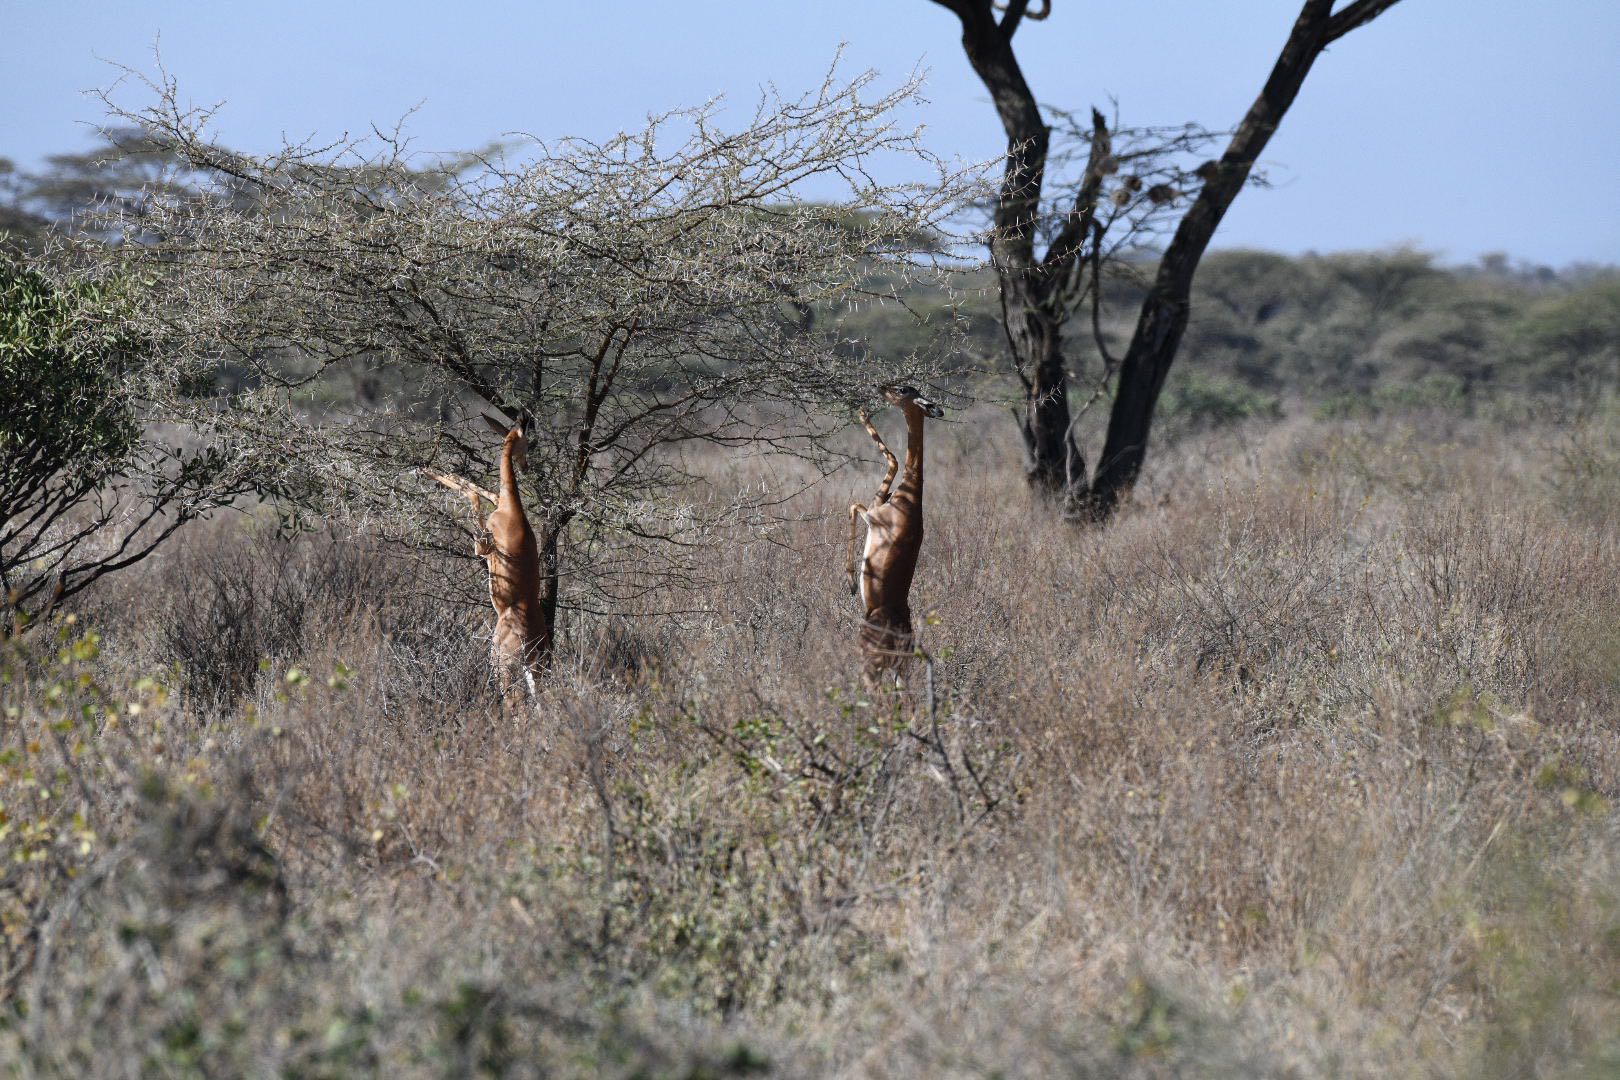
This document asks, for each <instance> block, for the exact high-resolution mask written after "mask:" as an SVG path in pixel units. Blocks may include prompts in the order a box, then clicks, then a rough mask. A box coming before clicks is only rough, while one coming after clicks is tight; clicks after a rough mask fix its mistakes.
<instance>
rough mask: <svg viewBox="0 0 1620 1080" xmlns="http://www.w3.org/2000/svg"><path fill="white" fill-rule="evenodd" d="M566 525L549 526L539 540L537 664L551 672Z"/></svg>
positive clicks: (545, 527)
mask: <svg viewBox="0 0 1620 1080" xmlns="http://www.w3.org/2000/svg"><path fill="white" fill-rule="evenodd" d="M565 528H567V524H566V523H561V524H559V523H556V522H550V521H548V522H546V523H545V525H544V526H542V528H541V531H540V536H539V537H538V541H539V545H538V546H539V548H540V611H539V615H540V637H539V639H538V641H537V642H536V643H535V647H534V653H535V655H534V664H535V666H536V667H539V668H546V669H549V668H550V667H551V663H552V658H553V656H554V654H555V653H556V644H557V599H558V596H559V594H560V593H561V591H562V564H561V561H560V560H559V558H558V548H559V546H560V541H561V538H562V532H563V529H565Z"/></svg>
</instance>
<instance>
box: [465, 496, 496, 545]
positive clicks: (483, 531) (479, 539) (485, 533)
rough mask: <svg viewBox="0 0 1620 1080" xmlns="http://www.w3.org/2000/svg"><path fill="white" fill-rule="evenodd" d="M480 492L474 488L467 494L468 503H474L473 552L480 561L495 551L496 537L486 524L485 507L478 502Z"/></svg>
mask: <svg viewBox="0 0 1620 1080" xmlns="http://www.w3.org/2000/svg"><path fill="white" fill-rule="evenodd" d="M480 494H481V493H480V492H479V491H478V490H477V489H476V488H474V489H473V490H471V491H469V492H467V501H468V502H470V503H472V512H473V551H474V553H476V554H477V556H478V557H479V558H480V559H483V558H487V557H488V556H489V553H490V552H492V551H494V550H495V537H494V535H493V534H491V533H490V531H489V526H488V525H486V524H485V523H484V506H483V504H482V503H480V502H479V501H478V499H479V496H480Z"/></svg>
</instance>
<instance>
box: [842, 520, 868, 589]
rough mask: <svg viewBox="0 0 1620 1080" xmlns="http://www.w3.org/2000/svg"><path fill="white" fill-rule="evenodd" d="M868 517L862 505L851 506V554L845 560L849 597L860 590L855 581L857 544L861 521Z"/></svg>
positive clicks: (858, 584)
mask: <svg viewBox="0 0 1620 1080" xmlns="http://www.w3.org/2000/svg"><path fill="white" fill-rule="evenodd" d="M865 516H866V507H864V506H862V505H861V504H860V503H850V504H849V553H848V555H847V556H846V557H845V559H844V573H845V574H848V575H849V595H851V596H855V595H856V594H858V593H859V592H860V591H861V590H860V583H859V582H858V581H856V580H855V542H856V540H857V539H859V535H860V524H859V523H860V520H861V519H862V518H863V517H865Z"/></svg>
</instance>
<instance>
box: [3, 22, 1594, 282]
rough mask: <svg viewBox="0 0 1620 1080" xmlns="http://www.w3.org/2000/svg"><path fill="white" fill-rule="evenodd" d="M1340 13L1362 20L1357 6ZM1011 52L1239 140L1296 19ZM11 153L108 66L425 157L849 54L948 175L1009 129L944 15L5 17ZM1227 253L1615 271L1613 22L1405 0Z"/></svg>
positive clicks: (1175, 29)
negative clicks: (388, 133)
mask: <svg viewBox="0 0 1620 1080" xmlns="http://www.w3.org/2000/svg"><path fill="white" fill-rule="evenodd" d="M1341 2H1348V0H1341ZM1053 6H1054V7H1055V9H1056V10H1055V12H1054V13H1053V15H1052V17H1051V18H1050V19H1049V20H1047V21H1046V22H1044V23H1026V24H1025V26H1024V28H1023V29H1022V30H1021V31H1020V32H1019V35H1018V39H1017V40H1018V46H1019V52H1020V55H1021V57H1022V59H1023V63H1024V67H1025V71H1026V73H1027V74H1028V76H1029V78H1030V81H1031V83H1032V85H1033V86H1034V87H1035V90H1036V93H1037V94H1038V95H1039V96H1040V97H1041V98H1042V100H1043V101H1047V102H1050V103H1053V104H1057V105H1061V106H1064V107H1069V108H1083V107H1084V106H1086V105H1089V104H1092V103H1097V104H1101V105H1103V106H1104V107H1105V109H1106V108H1108V107H1109V106H1108V101H1109V98H1110V97H1113V98H1117V99H1118V102H1119V108H1120V112H1121V117H1122V119H1124V120H1126V121H1128V122H1141V123H1177V122H1181V121H1183V120H1196V121H1199V122H1202V123H1205V124H1208V125H1210V126H1226V125H1229V124H1231V123H1233V122H1235V121H1236V120H1237V118H1238V117H1239V116H1241V115H1242V112H1243V110H1244V108H1245V107H1246V106H1247V104H1248V102H1249V101H1250V100H1251V99H1252V98H1253V96H1254V94H1255V92H1256V91H1257V90H1258V89H1259V86H1260V84H1261V82H1262V81H1263V80H1264V77H1265V73H1266V71H1267V69H1268V67H1269V65H1270V63H1271V60H1272V59H1273V57H1274V56H1275V53H1276V50H1277V47H1278V46H1279V45H1280V43H1281V41H1282V38H1283V37H1284V36H1285V34H1286V32H1287V28H1288V24H1289V22H1290V20H1291V19H1292V16H1293V14H1294V12H1295V11H1297V9H1298V0H1113V2H1111V3H1103V2H1100V0H1055V2H1054V5H1053ZM0 28H3V29H0V155H4V156H9V157H11V158H13V159H15V160H17V161H18V162H19V163H20V164H22V165H24V166H28V165H31V164H35V163H37V162H38V161H39V159H40V158H41V157H42V156H43V155H45V154H48V153H51V152H54V151H58V150H70V149H79V148H82V147H83V146H84V145H86V144H87V142H88V136H87V134H86V131H87V127H86V125H88V124H93V123H94V122H96V121H97V120H98V118H99V116H100V105H99V103H98V102H97V101H95V100H94V98H93V97H91V96H87V95H85V94H84V93H83V91H85V90H88V89H91V88H94V87H98V86H105V85H107V84H108V83H110V82H111V81H112V78H113V77H114V73H113V71H112V69H111V68H109V67H108V66H107V65H106V64H105V63H104V61H107V60H113V61H119V62H122V63H126V64H130V65H132V66H136V67H142V68H149V67H150V65H151V45H152V43H153V41H154V40H156V39H157V38H158V37H159V35H161V50H162V54H163V59H164V62H165V65H166V66H167V67H168V68H169V70H170V71H171V73H172V74H174V75H175V76H176V77H178V78H179V79H180V82H181V86H182V89H183V90H184V91H186V92H187V93H188V94H189V96H191V97H192V98H193V99H195V100H199V101H213V100H218V99H224V100H225V101H226V103H227V105H226V109H225V110H224V112H223V113H222V114H221V117H220V120H219V124H218V131H219V133H220V135H221V137H222V138H224V139H225V140H226V141H227V142H231V143H234V144H236V145H240V146H243V147H246V148H250V149H255V148H264V147H266V146H268V145H269V144H271V143H273V142H275V141H276V140H277V138H278V137H279V135H280V133H282V132H288V133H290V134H295V135H299V136H302V135H305V134H309V133H320V134H328V135H331V134H339V133H341V132H343V131H344V130H364V129H365V127H366V126H367V125H368V124H370V123H373V122H378V123H385V124H387V123H391V122H392V121H393V120H394V119H396V118H398V117H399V116H400V114H402V113H403V112H404V111H405V110H407V109H409V108H410V107H411V106H413V105H415V104H417V103H418V102H420V103H421V109H420V111H419V112H418V113H417V114H416V115H415V117H414V118H413V119H412V122H411V124H410V128H409V130H410V131H411V132H412V133H414V135H415V137H416V145H417V146H418V147H419V148H421V149H423V150H454V149H461V148H467V147H471V146H475V145H479V144H481V143H483V142H485V141H486V140H488V139H489V138H491V137H493V136H496V135H498V134H499V133H501V132H506V131H514V130H522V131H528V132H531V133H534V134H536V135H541V136H547V137H554V136H559V135H571V134H578V135H586V136H592V137H601V136H604V135H608V134H611V133H613V132H615V131H618V130H620V129H622V128H627V127H631V128H633V127H636V126H638V125H639V123H640V121H641V119H642V118H643V117H644V116H645V114H647V113H648V112H651V111H661V110H664V109H668V108H671V107H674V106H679V105H688V104H695V103H698V102H701V101H703V100H705V99H707V98H709V97H711V96H712V95H714V94H717V93H723V94H725V95H727V97H728V99H729V100H730V101H733V102H737V103H740V104H748V103H751V102H752V100H753V99H754V97H755V94H756V91H757V88H758V87H759V86H760V84H761V83H764V82H766V81H774V82H775V83H776V84H777V86H779V87H780V88H781V89H782V90H783V91H784V92H788V93H796V92H798V91H801V90H804V89H808V88H809V87H811V86H813V85H814V84H816V83H817V82H818V81H819V78H820V76H821V74H822V72H824V71H825V69H826V67H827V65H828V63H829V61H830V59H831V58H832V56H833V53H834V51H835V50H836V49H837V47H838V45H839V43H840V42H844V43H846V44H847V47H846V51H845V69H846V70H847V71H849V72H851V73H853V72H855V71H858V70H860V69H863V68H874V69H877V70H878V71H880V72H882V73H884V74H885V75H886V76H888V77H889V78H890V80H899V79H900V78H902V77H903V76H904V75H905V73H906V72H908V71H909V70H911V69H912V68H913V67H915V66H918V65H921V66H922V67H923V68H926V69H927V70H928V72H929V76H928V89H927V96H928V98H929V99H930V103H929V105H928V106H926V107H925V108H924V109H923V110H921V115H920V119H921V120H922V121H923V122H925V123H926V124H927V126H928V130H929V136H928V138H929V142H930V145H931V146H932V147H933V148H934V149H935V150H936V151H937V152H939V153H942V154H946V155H956V156H961V157H964V158H985V157H988V156H990V155H992V154H994V153H997V152H999V150H1000V148H1001V146H1002V138H1001V135H1000V129H999V127H998V125H997V123H996V119H995V116H994V113H993V112H992V110H991V108H990V105H989V103H988V101H987V99H986V97H985V94H984V92H983V90H982V89H981V87H980V86H979V84H978V82H977V80H976V79H975V78H974V77H973V74H972V72H971V71H970V70H969V68H968V66H967V62H966V60H965V59H964V57H963V56H962V53H961V49H960V47H959V45H958V35H957V24H956V21H955V19H954V17H953V16H951V15H950V14H949V13H948V12H947V11H945V9H943V8H941V7H938V6H937V5H935V4H933V3H930V2H928V0H731V2H729V3H720V2H707V0H691V2H687V3H678V2H659V0H617V2H616V0H597V2H595V3H580V2H578V0H568V2H560V0H509V2H493V0H490V2H484V0H465V2H462V3H426V2H412V0H386V2H385V0H323V2H310V0H281V2H278V3H255V4H247V3H234V2H215V3H201V2H179V0H172V2H156V0H118V2H114V0H101V2H89V0H0ZM1267 158H1268V159H1269V163H1270V166H1271V173H1272V177H1273V180H1274V181H1275V182H1276V184H1277V187H1275V188H1274V189H1272V190H1253V191H1249V192H1247V193H1245V194H1244V195H1243V196H1242V197H1241V198H1240V199H1239V201H1238V203H1237V205H1236V206H1235V207H1234V209H1233V211H1232V213H1231V214H1230V215H1229V216H1228V218H1227V221H1226V223H1225V224H1224V225H1223V226H1222V228H1221V231H1220V233H1219V235H1218V236H1217V238H1216V243H1217V245H1218V246H1225V247H1232V246H1258V247H1268V248H1274V249H1278V250H1284V251H1296V252H1297V251H1303V250H1307V249H1316V250H1323V251H1326V250H1339V249H1345V248H1369V247H1383V246H1388V245H1392V244H1399V243H1413V244H1417V245H1419V246H1422V247H1424V248H1427V249H1429V250H1431V251H1434V252H1436V253H1437V254H1439V255H1441V256H1442V257H1443V258H1445V259H1447V260H1452V261H1460V260H1466V259H1472V258H1474V257H1476V256H1477V255H1479V254H1481V253H1483V252H1487V251H1496V250H1501V251H1506V252H1508V253H1509V254H1511V255H1513V256H1515V257H1518V258H1523V259H1527V260H1532V261H1536V262H1546V263H1552V264H1554V265H1561V264H1565V263H1569V262H1572V261H1577V260H1592V261H1604V262H1614V261H1620V0H1403V2H1402V3H1400V4H1398V5H1397V6H1396V7H1395V8H1393V9H1392V10H1391V11H1389V12H1388V13H1387V14H1385V15H1384V16H1383V17H1382V18H1381V19H1379V20H1378V21H1377V22H1376V23H1374V24H1373V25H1371V26H1369V27H1367V28H1365V29H1362V30H1359V31H1357V32H1355V33H1354V34H1352V35H1350V36H1349V37H1347V38H1345V39H1343V40H1342V41H1340V42H1339V43H1338V44H1337V45H1335V46H1334V47H1333V48H1332V49H1331V50H1330V51H1329V53H1328V54H1327V55H1326V56H1325V57H1323V58H1322V59H1321V60H1320V61H1319V62H1318V65H1317V68H1316V70H1315V71H1313V72H1312V74H1311V77H1310V79H1309V81H1308V82H1307V83H1306V86H1305V90H1304V92H1303V94H1302V95H1301V97H1300V100H1299V101H1298V102H1297V103H1296V105H1295V107H1294V109H1293V110H1292V112H1291V113H1290V114H1289V116H1288V119H1287V121H1286V122H1285V123H1284V126H1283V128H1282V130H1281V131H1280V132H1279V133H1278V135H1277V136H1276V138H1275V139H1273V141H1272V144H1271V148H1270V151H1269V152H1268V154H1267Z"/></svg>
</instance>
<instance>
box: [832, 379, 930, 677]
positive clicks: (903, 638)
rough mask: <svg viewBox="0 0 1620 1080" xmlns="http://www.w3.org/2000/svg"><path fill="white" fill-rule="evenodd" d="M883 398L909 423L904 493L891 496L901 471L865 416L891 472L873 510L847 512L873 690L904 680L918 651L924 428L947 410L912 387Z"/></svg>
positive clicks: (852, 581)
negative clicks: (914, 609)
mask: <svg viewBox="0 0 1620 1080" xmlns="http://www.w3.org/2000/svg"><path fill="white" fill-rule="evenodd" d="M880 389H881V390H882V392H883V396H884V397H885V398H887V399H888V401H889V403H890V404H892V405H898V406H900V408H901V410H902V411H903V412H904V413H905V416H906V466H905V473H904V475H902V476H901V477H900V486H899V487H898V488H895V489H894V490H893V491H892V493H891V491H890V485H892V484H893V483H894V476H895V473H896V472H898V471H899V469H900V463H899V462H898V461H896V460H895V457H894V454H893V452H892V451H890V450H889V448H888V446H887V445H885V444H884V442H883V436H882V435H879V434H878V430H877V428H875V427H873V426H872V421H871V418H870V417H868V416H867V414H866V410H865V409H862V410H861V423H862V424H864V425H865V426H866V431H867V434H869V435H871V436H872V441H873V442H875V443H877V445H878V449H879V450H881V451H882V452H883V456H884V457H885V458H887V459H888V461H889V471H888V472H887V473H886V474H884V477H883V483H882V484H880V485H879V486H878V490H877V495H875V496H874V497H873V499H872V505H871V506H862V505H861V504H860V503H854V504H852V505H851V506H850V508H849V558H848V560H847V565H846V570H847V572H848V574H849V591H850V592H852V593H854V592H856V591H857V589H859V593H860V597H861V605H862V608H863V609H864V611H865V616H866V617H865V618H864V619H863V620H862V622H861V654H862V657H863V659H864V661H865V663H864V667H865V673H866V680H867V682H868V683H869V684H873V685H875V684H876V683H877V682H878V681H879V679H880V678H881V677H882V675H883V674H884V672H891V671H892V672H894V674H895V677H896V678H897V679H898V678H901V677H902V675H903V672H904V665H905V661H906V660H907V659H908V658H909V657H910V656H911V654H912V651H913V649H914V647H915V646H914V645H913V641H912V628H911V579H912V577H913V576H914V575H915V574H916V572H917V556H918V555H919V554H920V553H921V551H922V539H923V514H922V496H923V421H924V419H925V418H927V417H935V418H938V417H941V416H944V415H945V410H944V409H942V408H940V407H939V406H938V405H936V404H934V403H933V402H932V401H929V400H928V399H927V398H925V397H923V396H922V395H921V394H919V393H918V392H917V391H916V390H915V389H914V388H912V387H910V386H884V387H881V388H880ZM860 521H864V522H866V550H865V552H864V554H862V556H861V561H860V567H859V573H858V575H857V568H856V564H855V540H856V536H857V531H858V530H857V522H860Z"/></svg>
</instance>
